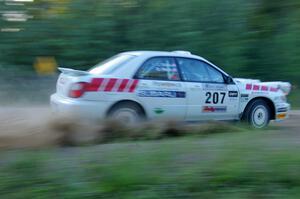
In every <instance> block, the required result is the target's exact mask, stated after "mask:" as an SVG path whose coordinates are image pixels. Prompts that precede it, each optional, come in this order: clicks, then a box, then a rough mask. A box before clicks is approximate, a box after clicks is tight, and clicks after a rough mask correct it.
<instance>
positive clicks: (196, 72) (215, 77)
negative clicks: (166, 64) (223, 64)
mask: <svg viewBox="0 0 300 199" xmlns="http://www.w3.org/2000/svg"><path fill="white" fill-rule="evenodd" d="M176 59H177V62H178V65H179V68H180V71H181V75H182V78H183V80H184V81H191V82H213V83H224V78H223V75H222V73H221V72H219V71H218V70H216V69H215V68H213V67H212V66H210V65H209V64H207V63H205V62H203V61H200V60H196V59H189V58H176Z"/></svg>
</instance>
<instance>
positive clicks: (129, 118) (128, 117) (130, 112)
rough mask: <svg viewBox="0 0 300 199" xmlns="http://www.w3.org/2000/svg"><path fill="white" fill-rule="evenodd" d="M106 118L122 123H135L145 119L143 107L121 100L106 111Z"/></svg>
mask: <svg viewBox="0 0 300 199" xmlns="http://www.w3.org/2000/svg"><path fill="white" fill-rule="evenodd" d="M108 118H109V119H112V120H115V121H117V122H120V123H122V124H128V125H132V124H136V123H138V122H141V121H143V120H144V119H145V114H144V111H143V109H142V108H141V107H140V106H139V105H138V104H136V103H133V102H121V103H119V104H116V105H114V106H113V107H112V108H111V109H110V111H109V112H108Z"/></svg>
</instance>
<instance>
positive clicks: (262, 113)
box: [242, 99, 271, 129]
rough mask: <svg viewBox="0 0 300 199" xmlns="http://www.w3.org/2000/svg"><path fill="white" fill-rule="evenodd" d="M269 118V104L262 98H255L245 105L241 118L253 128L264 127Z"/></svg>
mask: <svg viewBox="0 0 300 199" xmlns="http://www.w3.org/2000/svg"><path fill="white" fill-rule="evenodd" d="M270 118H271V110H270V107H269V105H268V104H267V103H266V102H265V101H264V100H262V99H257V100H255V101H253V102H250V104H249V105H248V106H247V107H246V110H245V111H244V115H243V118H242V120H243V121H245V122H247V123H248V124H249V125H250V126H251V127H253V128H258V129H260V128H265V127H267V126H268V124H269V122H270Z"/></svg>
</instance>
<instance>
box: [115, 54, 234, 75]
mask: <svg viewBox="0 0 300 199" xmlns="http://www.w3.org/2000/svg"><path fill="white" fill-rule="evenodd" d="M120 54H129V55H134V56H143V55H144V56H147V57H159V56H166V57H168V56H172V57H183V58H191V59H198V60H201V61H204V62H207V63H208V64H210V65H212V66H214V67H215V68H216V69H218V70H219V71H220V72H222V73H223V74H224V75H227V76H230V75H228V74H227V73H226V72H225V71H224V70H222V69H221V68H219V67H218V66H216V65H215V64H213V63H212V62H210V61H208V60H207V59H205V58H203V57H201V56H198V55H194V54H192V53H190V52H188V51H152V50H141V51H127V52H122V53H120Z"/></svg>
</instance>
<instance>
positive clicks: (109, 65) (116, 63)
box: [88, 54, 135, 75]
mask: <svg viewBox="0 0 300 199" xmlns="http://www.w3.org/2000/svg"><path fill="white" fill-rule="evenodd" d="M134 57H135V56H134V55H129V54H119V55H116V56H113V57H111V58H109V59H107V60H105V61H103V62H101V63H99V64H97V65H96V66H94V67H93V68H91V69H90V70H89V71H88V72H89V73H92V74H95V75H100V74H109V73H111V72H112V71H113V70H114V69H116V68H117V67H120V66H122V65H123V64H125V63H127V62H128V61H129V60H131V59H133V58H134Z"/></svg>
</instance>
